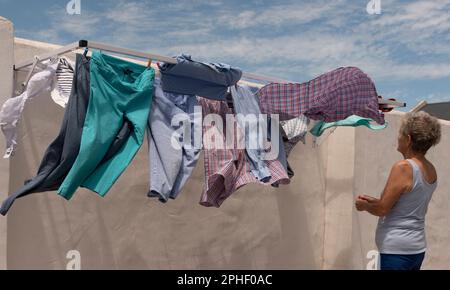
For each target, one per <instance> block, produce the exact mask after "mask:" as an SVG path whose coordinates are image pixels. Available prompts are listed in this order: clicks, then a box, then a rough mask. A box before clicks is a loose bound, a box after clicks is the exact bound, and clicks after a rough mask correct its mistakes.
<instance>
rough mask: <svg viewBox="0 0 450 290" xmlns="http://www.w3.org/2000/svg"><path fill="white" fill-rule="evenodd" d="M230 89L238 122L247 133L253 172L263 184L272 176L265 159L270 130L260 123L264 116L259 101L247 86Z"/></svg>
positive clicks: (235, 86)
mask: <svg viewBox="0 0 450 290" xmlns="http://www.w3.org/2000/svg"><path fill="white" fill-rule="evenodd" d="M230 89H231V96H232V99H233V106H234V112H235V113H236V114H237V115H236V120H237V122H238V124H239V126H240V128H241V129H242V130H244V131H245V135H244V136H245V148H246V149H245V150H246V152H247V156H248V157H249V159H250V165H251V168H252V169H251V171H252V173H253V175H254V176H255V177H256V178H257V179H258V180H260V181H261V182H268V181H269V180H270V179H271V174H270V170H269V168H268V167H267V165H266V163H265V162H264V158H263V155H264V154H265V150H264V145H265V142H264V141H265V140H264V137H265V136H267V132H268V128H267V126H265V122H260V121H259V120H260V119H261V118H260V117H262V116H261V110H260V109H259V104H258V99H257V98H256V97H255V95H254V94H253V93H252V92H251V91H250V89H249V88H248V87H246V86H240V85H234V86H232V87H231V88H230ZM263 132H264V133H263Z"/></svg>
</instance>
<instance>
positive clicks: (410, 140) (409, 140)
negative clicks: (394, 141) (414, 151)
mask: <svg viewBox="0 0 450 290" xmlns="http://www.w3.org/2000/svg"><path fill="white" fill-rule="evenodd" d="M407 137H408V146H410V145H411V144H412V138H411V135H408V136H407Z"/></svg>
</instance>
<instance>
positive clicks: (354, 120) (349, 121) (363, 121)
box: [310, 115, 388, 137]
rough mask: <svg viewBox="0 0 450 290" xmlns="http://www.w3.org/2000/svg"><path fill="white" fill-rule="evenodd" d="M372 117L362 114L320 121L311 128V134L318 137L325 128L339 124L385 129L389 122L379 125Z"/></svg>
mask: <svg viewBox="0 0 450 290" xmlns="http://www.w3.org/2000/svg"><path fill="white" fill-rule="evenodd" d="M371 122H373V120H372V119H369V118H363V117H360V116H356V115H352V116H350V117H348V118H346V119H345V120H341V121H337V122H328V123H327V122H324V121H318V122H317V123H316V124H315V125H314V127H313V128H312V129H311V130H310V132H311V134H313V135H314V136H316V137H319V136H321V135H322V134H323V132H324V131H325V130H327V129H328V128H331V127H338V126H350V127H358V126H366V127H367V128H369V129H372V130H381V129H385V128H386V127H387V125H388V123H387V122H385V123H384V124H383V125H377V124H372V123H371Z"/></svg>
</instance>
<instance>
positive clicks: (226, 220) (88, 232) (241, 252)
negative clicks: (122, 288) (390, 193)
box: [0, 39, 450, 269]
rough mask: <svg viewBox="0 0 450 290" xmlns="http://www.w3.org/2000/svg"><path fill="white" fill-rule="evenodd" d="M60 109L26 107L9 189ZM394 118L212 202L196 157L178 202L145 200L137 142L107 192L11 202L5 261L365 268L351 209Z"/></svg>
mask: <svg viewBox="0 0 450 290" xmlns="http://www.w3.org/2000/svg"><path fill="white" fill-rule="evenodd" d="M35 46H39V47H40V48H39V50H42V47H43V46H42V44H39V43H31V42H28V41H25V40H20V39H16V46H15V54H16V60H23V59H25V58H29V57H32V56H33V55H34V54H36V50H35ZM46 49H47V47H46ZM17 56H20V57H19V59H18V57H17ZM23 75H24V73H19V74H18V79H19V80H20V79H21V78H23ZM62 116H63V110H62V109H61V108H59V107H58V106H56V105H55V104H53V103H52V101H51V99H50V97H49V96H40V97H38V98H36V99H34V100H33V101H32V103H30V104H28V106H27V107H26V110H25V115H24V118H23V119H22V121H21V123H20V139H19V142H20V143H19V147H18V151H17V153H16V154H15V156H14V157H13V159H12V160H11V168H10V174H9V182H10V191H11V190H12V189H15V188H17V187H19V186H20V185H21V184H22V182H23V180H24V179H26V178H28V177H30V176H33V175H34V173H35V171H36V169H37V166H38V165H39V162H40V159H41V157H42V155H43V152H44V150H45V149H46V147H47V145H48V144H49V143H50V142H51V141H52V139H53V138H54V137H55V135H56V134H57V132H58V130H59V125H60V121H61V119H62ZM400 117H401V113H392V114H389V115H388V117H387V120H388V121H389V123H390V126H389V127H388V129H386V130H383V131H379V132H374V131H370V130H369V129H367V128H357V129H354V128H338V129H337V130H336V131H334V133H333V134H331V135H330V136H329V137H328V138H327V139H326V140H325V142H323V143H322V144H321V145H320V146H319V147H317V148H312V145H311V144H312V142H311V138H310V137H308V140H307V144H306V145H303V144H299V145H298V146H297V147H296V148H295V149H294V151H293V153H292V155H291V159H290V163H291V165H292V167H293V168H294V170H295V172H296V175H295V177H294V179H293V181H292V184H291V185H289V186H282V187H281V188H279V189H272V188H270V187H263V186H259V185H249V186H246V187H244V188H242V189H241V190H239V191H238V192H236V193H235V194H234V195H233V196H232V197H231V198H229V199H228V200H227V201H226V202H225V203H224V204H223V206H222V207H221V208H219V209H215V208H204V207H202V206H200V205H198V200H199V197H200V193H201V189H202V186H203V166H202V165H203V163H202V160H200V161H199V166H197V168H196V170H195V172H194V174H193V177H192V178H191V179H190V180H189V182H188V184H187V186H186V188H185V190H184V191H183V192H182V193H181V194H180V196H179V198H178V199H177V200H175V201H170V202H169V203H167V204H161V203H159V202H157V201H156V200H152V199H148V198H147V197H146V191H147V186H148V177H147V175H148V164H147V162H148V156H147V153H146V152H147V146H146V144H144V145H143V146H142V148H141V150H140V151H139V153H138V155H137V156H136V158H135V159H134V161H133V163H132V164H131V165H130V167H129V168H128V170H126V171H125V173H124V174H123V176H121V177H120V179H119V180H118V182H117V183H116V184H115V185H114V187H113V189H112V190H111V191H110V192H109V193H108V195H107V196H106V197H105V198H100V197H97V196H96V195H95V194H94V193H92V192H89V191H86V190H79V191H78V192H77V194H76V195H75V196H74V198H73V199H72V200H71V201H70V202H67V201H65V200H63V199H62V198H60V197H58V196H56V194H55V192H49V193H41V194H34V195H32V196H30V197H26V198H23V199H20V200H18V201H17V202H16V203H15V204H14V206H13V208H12V209H11V211H10V213H9V215H8V217H7V220H8V231H7V240H8V243H7V245H8V248H7V252H8V258H7V264H8V268H10V269H23V268H33V269H48V268H50V269H64V268H65V267H66V264H67V262H68V260H67V258H66V254H67V252H68V251H69V250H78V251H80V253H81V266H82V268H83V269H100V268H101V269H119V268H120V269H122V268H123V269H130V268H139V269H141V268H144V269H235V268H237V269H347V268H350V269H364V268H365V267H366V264H367V262H368V259H367V258H366V254H367V252H368V251H369V250H371V249H375V246H374V243H373V238H374V237H373V233H374V230H375V224H376V218H374V217H373V216H370V215H368V214H364V213H356V211H355V209H354V206H353V198H354V196H355V195H357V194H360V193H368V194H374V195H376V194H378V193H379V192H380V191H381V190H382V188H383V186H384V182H385V180H386V177H387V174H388V173H389V168H390V166H391V165H392V164H393V163H394V162H395V161H396V160H398V159H399V158H400V157H401V156H400V155H399V154H398V153H396V151H395V142H396V132H397V130H398V122H399V120H400ZM449 130H450V125H449V124H448V123H445V124H444V137H443V140H442V144H440V145H439V147H437V148H436V149H433V151H432V152H431V153H430V158H431V159H432V160H433V161H434V162H435V164H436V167H437V169H438V171H439V173H440V185H439V188H438V191H437V192H436V196H435V197H434V199H433V202H432V204H431V205H430V212H429V215H428V223H427V225H428V228H427V230H428V240H429V244H430V247H429V253H428V256H427V260H426V263H425V267H427V268H450V262H449V261H450V259H449V257H448V254H447V253H448V249H447V247H446V246H447V244H448V243H449V242H450V234H449V233H447V231H446V227H445V225H446V224H448V222H449V213H448V211H447V210H446V209H445V207H446V205H448V204H449V203H450V195H449V194H448V190H446V188H448V184H447V182H448V181H447V180H446V174H447V173H448V172H449V168H448V166H449V165H448V164H446V160H449V157H450V156H448V155H449V153H448V152H447V151H445V150H444V149H445V148H448V144H449V142H450V140H448V138H449V137H448V136H450V135H449V133H450V132H449ZM1 186H2V188H7V185H4V183H2V184H1ZM0 258H1V256H0Z"/></svg>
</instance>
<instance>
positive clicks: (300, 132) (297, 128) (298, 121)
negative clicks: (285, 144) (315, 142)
mask: <svg viewBox="0 0 450 290" xmlns="http://www.w3.org/2000/svg"><path fill="white" fill-rule="evenodd" d="M280 124H281V127H283V130H284V132H286V137H287V138H288V139H289V140H291V139H294V138H296V137H298V136H301V137H300V139H301V140H302V141H303V143H304V142H305V141H304V139H305V136H306V133H308V125H309V119H308V118H307V117H306V116H305V115H300V117H297V118H294V119H291V120H287V121H280Z"/></svg>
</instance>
